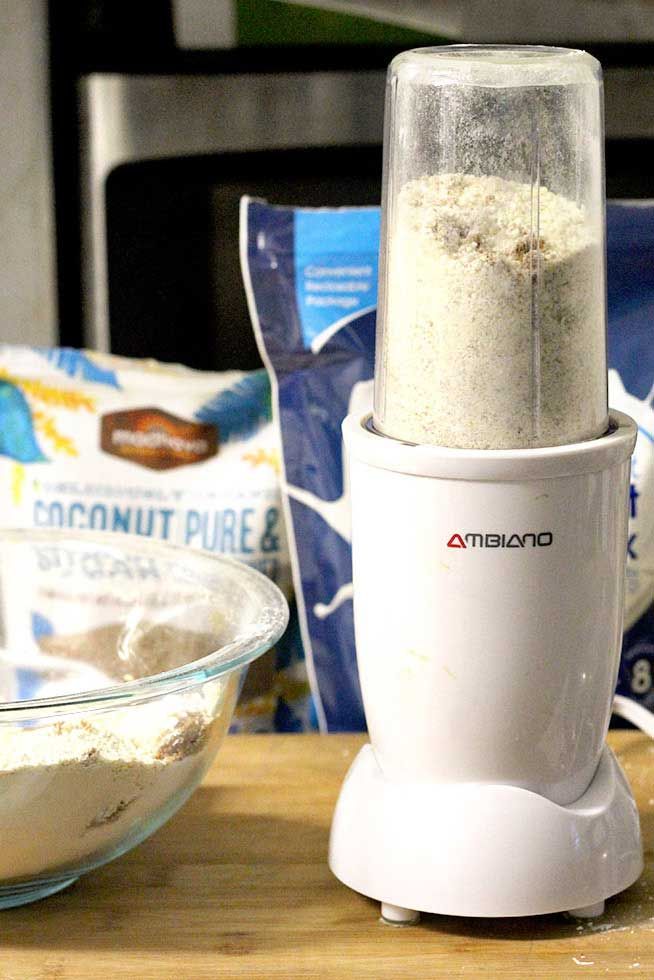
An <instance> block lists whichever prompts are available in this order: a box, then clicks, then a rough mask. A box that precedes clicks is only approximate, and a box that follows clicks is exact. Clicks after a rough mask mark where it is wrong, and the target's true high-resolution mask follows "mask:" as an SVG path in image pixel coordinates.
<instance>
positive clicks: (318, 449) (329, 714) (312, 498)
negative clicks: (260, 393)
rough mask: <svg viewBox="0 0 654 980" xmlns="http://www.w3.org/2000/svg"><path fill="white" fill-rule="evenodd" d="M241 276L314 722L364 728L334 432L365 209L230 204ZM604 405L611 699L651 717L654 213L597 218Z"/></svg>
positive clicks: (371, 270)
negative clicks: (614, 670)
mask: <svg viewBox="0 0 654 980" xmlns="http://www.w3.org/2000/svg"><path fill="white" fill-rule="evenodd" d="M241 207H242V210H241V224H242V234H241V243H242V253H241V262H242V267H243V275H244V280H245V286H246V291H247V294H248V302H249V307H250V314H251V317H252V321H253V325H254V329H255V333H256V336H257V341H258V344H259V348H260V351H261V354H262V357H263V359H264V363H265V364H266V367H267V369H268V372H269V374H270V376H271V381H272V389H273V403H274V408H275V410H276V412H277V417H278V420H279V424H280V427H281V437H282V449H283V473H282V500H283V503H284V506H285V508H286V523H287V528H288V533H289V546H290V551H291V564H292V567H293V575H294V582H295V591H296V596H297V600H298V607H299V614H300V628H301V633H302V640H303V644H304V650H305V656H306V658H307V666H308V672H309V677H310V680H311V683H312V687H313V693H314V699H315V701H316V704H317V710H318V718H319V722H320V724H321V727H322V728H323V729H326V730H329V731H348V730H360V729H363V728H365V718H364V713H363V706H362V703H361V692H360V688H359V682H358V676H357V668H356V656H355V646H354V627H353V617H352V602H351V597H352V591H351V582H352V566H351V551H350V525H349V501H348V493H347V478H346V476H344V465H343V450H342V440H341V428H340V427H341V422H342V420H343V418H344V417H345V415H346V414H347V413H348V412H349V411H352V410H353V409H354V410H357V411H358V410H360V411H361V413H362V414H363V412H364V411H365V410H366V408H367V407H369V406H370V405H371V402H372V383H371V378H372V376H373V370H374V331H375V301H376V294H377V249H378V241H379V210H378V209H377V208H339V209H326V208H320V209H310V208H290V207H274V206H271V205H269V204H267V203H266V202H265V201H260V200H253V199H249V198H244V199H243V201H242V206H241ZM607 244H608V303H609V364H610V367H611V370H610V373H609V384H610V403H611V406H612V407H613V408H616V409H619V410H621V411H625V412H627V413H628V414H631V415H632V416H633V417H634V418H636V420H637V422H638V424H639V437H638V444H637V447H636V452H635V455H634V464H633V472H632V487H631V520H630V531H629V535H630V537H629V553H628V563H627V598H626V615H625V628H626V632H625V639H624V646H623V651H622V660H621V666H620V675H619V684H618V690H619V691H620V693H623V694H627V695H629V696H631V697H634V698H637V699H638V700H641V701H643V702H644V703H645V704H647V705H648V706H649V707H653V708H654V411H653V410H652V398H653V396H654V330H653V317H654V205H651V204H642V205H641V204H638V203H635V202H632V203H631V204H629V203H617V202H616V203H612V204H609V205H608V207H607Z"/></svg>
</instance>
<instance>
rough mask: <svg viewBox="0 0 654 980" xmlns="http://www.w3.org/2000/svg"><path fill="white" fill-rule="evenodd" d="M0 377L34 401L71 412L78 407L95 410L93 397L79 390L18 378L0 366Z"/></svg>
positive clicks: (32, 379)
mask: <svg viewBox="0 0 654 980" xmlns="http://www.w3.org/2000/svg"><path fill="white" fill-rule="evenodd" d="M0 378H1V379H2V380H3V381H9V382H10V383H11V384H13V385H16V387H17V388H20V390H21V391H22V392H23V394H24V395H27V396H29V397H31V398H34V399H35V400H36V401H40V402H44V403H45V404H46V405H54V406H56V407H58V408H67V409H68V410H69V411H71V412H76V411H78V410H79V409H85V410H86V411H87V412H94V411H95V410H96V403H95V399H94V398H91V397H90V396H89V395H84V394H82V392H80V391H70V390H69V389H66V388H54V387H52V386H50V385H44V384H43V382H42V381H37V380H36V379H35V378H19V377H18V376H17V375H14V374H11V373H10V372H9V371H7V370H6V368H2V367H0Z"/></svg>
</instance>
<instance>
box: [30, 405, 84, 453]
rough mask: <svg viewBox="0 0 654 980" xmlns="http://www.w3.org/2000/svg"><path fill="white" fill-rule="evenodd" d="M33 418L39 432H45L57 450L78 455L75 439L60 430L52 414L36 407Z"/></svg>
mask: <svg viewBox="0 0 654 980" xmlns="http://www.w3.org/2000/svg"><path fill="white" fill-rule="evenodd" d="M32 419H33V421H34V428H35V429H36V430H37V432H41V433H43V435H44V436H45V437H46V439H49V440H50V442H51V443H52V446H53V448H54V450H55V451H56V452H59V453H64V454H65V455H66V456H77V455H78V453H77V449H76V448H75V444H74V443H73V440H72V439H69V438H68V436H64V435H62V434H61V432H59V430H58V429H57V426H56V424H55V421H54V419H53V418H52V417H51V416H50V415H46V414H45V412H41V411H39V410H38V409H36V410H35V411H33V412H32Z"/></svg>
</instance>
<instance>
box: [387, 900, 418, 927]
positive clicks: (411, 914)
mask: <svg viewBox="0 0 654 980" xmlns="http://www.w3.org/2000/svg"><path fill="white" fill-rule="evenodd" d="M381 917H382V919H383V920H384V922H387V923H388V924H389V925H391V926H414V925H415V924H416V923H417V922H420V912H416V910H415V909H405V908H402V906H401V905H391V904H390V903H389V902H382V903H381Z"/></svg>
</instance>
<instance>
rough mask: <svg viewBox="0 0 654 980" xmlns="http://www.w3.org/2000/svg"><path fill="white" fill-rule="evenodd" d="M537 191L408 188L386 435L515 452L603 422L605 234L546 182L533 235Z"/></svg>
mask: <svg viewBox="0 0 654 980" xmlns="http://www.w3.org/2000/svg"><path fill="white" fill-rule="evenodd" d="M531 193H532V189H531V187H530V186H529V185H527V184H518V183H515V182H512V181H507V180H503V179H502V178H500V177H485V176H473V175H469V174H466V175H464V174H440V175H437V176H431V177H423V178H419V179H417V180H414V181H411V182H409V183H408V184H406V185H405V186H404V187H403V188H402V190H401V192H400V194H399V195H398V205H397V212H396V218H395V225H394V235H393V242H392V246H391V252H390V256H389V269H388V274H389V284H388V315H387V320H386V350H385V382H386V394H387V403H386V406H387V407H386V414H385V422H384V431H385V433H386V434H387V435H391V436H395V437H396V438H399V439H404V440H406V441H407V442H414V443H430V444H436V445H443V446H453V447H460V448H469V449H511V448H524V447H529V446H557V445H562V444H564V443H571V442H578V441H581V440H583V439H593V438H595V437H597V436H600V435H601V434H602V433H603V432H604V431H605V429H606V421H607V420H606V408H605V401H606V391H605V385H604V382H603V371H602V366H603V364H604V361H605V356H606V355H605V340H604V334H603V331H602V330H601V329H600V330H598V329H597V324H598V322H599V323H602V318H603V315H604V313H603V309H604V295H603V292H602V290H601V288H598V284H597V280H596V277H595V269H596V266H597V262H598V255H599V254H600V252H599V250H600V243H599V242H598V241H597V240H595V239H594V238H593V236H592V234H591V233H590V231H589V228H588V225H587V223H586V221H585V218H584V214H583V211H582V210H581V209H580V208H578V207H577V205H576V204H574V203H573V202H572V201H570V200H567V199H566V198H563V197H561V196H560V195H557V194H553V193H551V192H550V191H548V190H547V188H545V187H541V188H540V192H539V236H538V240H537V241H536V240H534V239H533V238H532V234H531V230H530V227H529V224H528V222H527V221H526V220H525V215H527V216H528V215H529V214H530V204H531ZM599 261H601V258H600V259H599ZM535 277H538V280H539V283H538V285H539V290H538V310H535V311H533V315H536V316H537V317H538V322H537V323H536V324H534V322H533V315H532V281H533V279H534V278H535ZM408 281H410V282H412V283H413V284H414V288H413V289H407V288H406V286H405V284H406V283H407V282H408ZM534 328H536V329H537V330H538V332H539V335H540V337H539V340H540V344H539V351H538V356H539V365H538V368H539V385H538V389H539V390H538V391H536V392H534V390H533V388H534V385H533V381H532V379H533V365H532V357H533V353H534V352H533V349H532V334H533V330H534ZM598 379H599V383H598ZM535 399H537V400H538V405H537V406H536V408H537V411H536V413H534V408H535V406H534V400H535ZM534 414H536V415H537V418H538V426H537V429H536V431H534V428H533V426H532V418H533V416H534Z"/></svg>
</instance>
